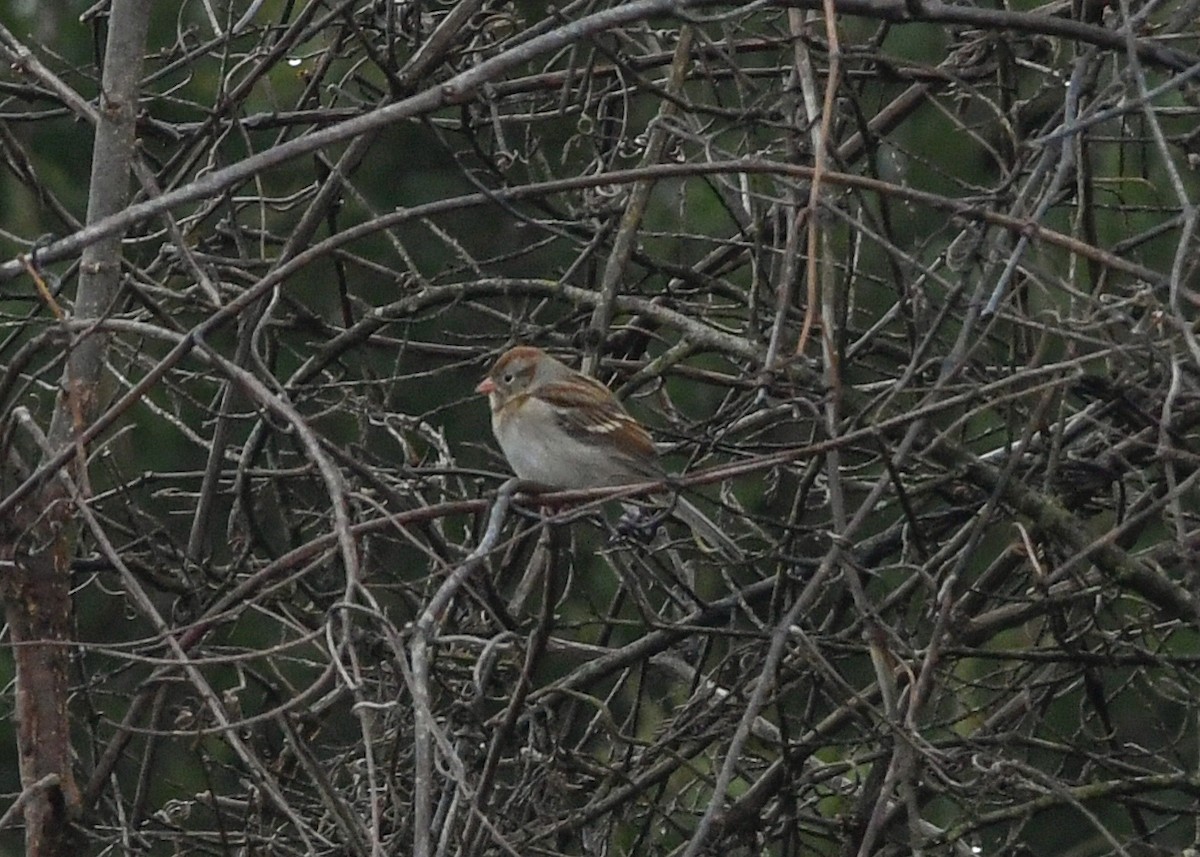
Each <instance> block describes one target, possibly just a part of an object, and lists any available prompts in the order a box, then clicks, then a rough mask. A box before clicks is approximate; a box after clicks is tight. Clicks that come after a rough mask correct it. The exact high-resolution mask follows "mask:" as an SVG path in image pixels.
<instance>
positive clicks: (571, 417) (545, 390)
mask: <svg viewBox="0 0 1200 857" xmlns="http://www.w3.org/2000/svg"><path fill="white" fill-rule="evenodd" d="M579 377H580V378H583V380H585V381H586V382H587V384H586V385H584V384H579V383H572V384H546V385H545V386H544V387H542V388H541V389H539V390H538V391H537V392H536V393H535V395H536V396H537V397H538V398H539V399H542V400H543V401H545V402H547V403H548V404H550V405H553V406H554V408H555V410H556V412H557V413H558V419H559V423H560V424H561V425H562V427H563V428H564V429H566V430H567V431H569V432H570V433H571V434H572V435H574V436H575V437H578V438H580V439H583V440H589V441H593V442H595V443H605V442H607V443H611V442H612V438H613V437H614V436H616V435H620V436H622V444H623V445H624V446H626V447H627V448H629V449H630V450H632V451H633V452H634V454H633V455H631V456H629V458H631V459H634V460H636V461H638V462H639V463H642V464H644V465H645V466H646V468H647V470H648V472H653V471H654V470H655V469H657V464H656V461H657V457H658V451H657V450H656V449H655V448H654V440H653V439H652V438H651V437H650V433H649V432H648V431H646V429H645V428H643V427H642V425H641V423H639V422H638V421H637V420H635V419H634V418H633V417H632V416H630V414H629V412H628V411H626V410H625V408H624V406H623V405H622V404H621V403H620V402H619V401H618V400H617V399H616V398H615V397H614V396H613V394H612V393H610V392H609V390H608V388H607V387H605V386H604V385H603V384H601V383H600V382H599V381H596V380H595V379H592V378H586V377H584V376H582V375H581V376H579Z"/></svg>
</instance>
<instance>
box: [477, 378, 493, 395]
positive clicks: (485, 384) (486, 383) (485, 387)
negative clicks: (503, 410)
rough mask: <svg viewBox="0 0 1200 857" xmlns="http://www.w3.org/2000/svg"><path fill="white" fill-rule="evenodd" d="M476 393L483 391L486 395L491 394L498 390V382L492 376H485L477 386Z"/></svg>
mask: <svg viewBox="0 0 1200 857" xmlns="http://www.w3.org/2000/svg"><path fill="white" fill-rule="evenodd" d="M475 392H476V393H483V395H485V396H490V395H491V394H492V393H494V392H496V382H495V381H493V380H492V379H491V378H484V379H483V380H482V381H480V382H479V386H478V387H476V388H475Z"/></svg>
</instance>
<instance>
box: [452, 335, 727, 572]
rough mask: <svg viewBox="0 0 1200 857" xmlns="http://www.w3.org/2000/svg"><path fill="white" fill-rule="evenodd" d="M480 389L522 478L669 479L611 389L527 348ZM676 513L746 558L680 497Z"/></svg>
mask: <svg viewBox="0 0 1200 857" xmlns="http://www.w3.org/2000/svg"><path fill="white" fill-rule="evenodd" d="M475 392H477V393H480V394H482V395H485V396H487V398H488V404H489V406H490V408H491V413H492V432H493V434H495V436H496V441H497V442H498V443H499V444H500V449H501V451H502V452H503V453H504V457H505V458H506V459H507V460H508V464H509V466H510V467H511V468H512V470H513V473H515V474H516V475H517V477H518V478H519V479H522V480H526V481H529V482H534V483H537V484H538V485H541V486H544V487H546V488H552V489H563V490H571V489H583V488H602V487H612V486H617V485H628V484H631V483H636V482H652V481H656V480H661V479H664V478H666V475H667V473H666V471H665V470H664V469H663V466H662V463H661V462H660V461H659V459H658V450H657V449H656V448H655V446H654V440H653V438H651V436H650V433H649V432H648V431H647V430H646V429H645V427H644V426H642V424H641V423H639V422H638V421H637V420H636V419H635V418H634V417H633V416H632V415H631V414H630V413H629V412H628V411H627V410H625V406H624V405H622V404H621V402H620V401H619V400H618V399H617V397H616V396H614V395H613V394H612V391H611V390H609V389H608V387H606V386H604V384H602V383H600V382H599V381H597V380H596V379H594V378H591V377H588V376H587V375H584V374H582V373H580V372H577V371H575V370H574V369H572V368H571V367H570V366H568V365H566V364H565V363H563V362H562V361H560V360H557V359H556V358H554V357H552V356H551V355H549V354H547V353H546V352H545V351H543V350H542V349H540V348H535V347H533V346H530V345H517V346H515V347H513V348H510V349H509V350H508V351H506V352H504V354H502V355H500V357H499V359H497V360H496V362H495V364H493V366H492V368H491V369H490V370H489V371H488V373H487V375H485V376H484V378H483V380H482V381H480V382H479V385H478V386H477V387H476V388H475ZM671 514H672V515H673V516H674V517H676V518H678V519H679V520H680V521H682V522H683V523H684V524H686V525H687V526H688V527H690V528H691V530H692V532H693V533H694V534H695V535H696V536H698V537H699V538H700V539H701V541H703V542H706V543H708V544H709V545H710V546H711V547H713V548H715V549H717V550H718V551H719V552H720V553H721V554H722V555H723V556H724V558H725V559H727V560H730V561H739V560H741V559H743V557H744V554H743V553H742V550H741V548H739V547H738V545H737V543H736V542H734V541H733V539H731V538H730V537H729V536H728V535H727V534H726V533H725V532H724V531H723V530H722V529H721V528H720V527H718V526H717V525H716V524H715V523H713V522H712V521H711V520H710V519H709V518H708V516H706V515H705V514H704V513H703V512H701V511H700V510H699V509H698V508H696V506H695V505H693V504H692V503H691V502H689V501H688V500H686V499H685V498H683V497H677V498H676V499H675V504H674V506H673V508H672V509H671Z"/></svg>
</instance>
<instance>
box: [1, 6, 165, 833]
mask: <svg viewBox="0 0 1200 857" xmlns="http://www.w3.org/2000/svg"><path fill="white" fill-rule="evenodd" d="M151 6H152V4H151V3H150V2H149V0H116V2H114V3H113V7H112V14H111V17H110V19H109V27H110V29H109V37H108V42H107V46H106V51H105V59H104V69H103V86H102V92H101V97H100V121H99V124H98V125H97V127H96V136H95V142H94V145H93V159H92V173H91V182H90V186H89V197H88V213H87V222H88V223H89V224H94V223H98V222H100V221H103V220H105V219H106V218H110V217H112V216H113V215H115V214H117V213H118V212H119V211H121V210H122V209H124V208H125V206H126V205H127V204H128V202H129V177H130V170H131V166H130V165H131V162H132V159H133V156H134V150H135V139H134V123H135V121H136V118H137V106H138V84H139V81H140V79H141V73H142V56H143V54H144V53H145V43H146V33H147V29H148V26H149V17H150V10H151ZM120 275H121V233H120V232H114V233H112V234H110V235H108V236H106V237H105V238H103V239H102V240H100V241H97V242H96V243H94V244H91V245H89V246H88V247H87V248H86V249H85V250H84V254H83V261H82V266H81V268H80V274H79V287H78V291H77V294H76V299H75V304H74V311H73V317H74V319H75V320H76V321H79V320H84V321H86V320H93V319H99V318H101V317H103V316H104V315H105V314H106V313H107V312H108V311H109V309H110V307H111V306H112V305H113V302H114V300H115V299H116V297H117V293H118V290H119V285H120ZM107 346H108V336H107V334H105V333H103V332H101V331H100V330H98V329H92V328H89V329H87V330H85V331H84V332H83V333H81V334H79V335H77V336H76V337H74V338H73V339H72V341H71V345H70V351H69V354H68V355H67V360H66V366H65V368H64V370H63V377H62V388H61V390H60V393H59V398H58V401H57V403H56V406H55V410H54V414H53V416H52V418H51V424H50V430H49V432H48V437H49V441H50V450H51V453H53V452H57V451H60V450H64V449H70V448H72V447H75V453H76V455H75V456H74V457H73V459H71V460H73V461H74V462H75V464H76V465H77V467H78V469H79V472H78V480H79V484H80V485H82V486H85V490H86V486H87V484H88V480H87V478H86V473H85V472H84V469H85V467H86V459H85V457H84V448H83V444H82V443H80V442H78V440H77V438H78V430H79V429H80V428H81V427H83V426H85V425H86V424H87V423H89V422H91V421H92V419H94V417H95V414H96V412H97V411H98V410H99V406H100V399H101V392H100V390H101V380H102V377H103V367H104V362H105V354H106V350H107ZM11 463H12V461H11V460H10V464H11ZM68 465H69V462H68ZM6 524H7V526H6V528H5V532H4V533H3V543H2V544H0V559H2V560H3V561H4V564H5V566H6V569H5V572H6V573H5V574H4V575H3V576H2V577H0V581H2V583H0V596H2V597H3V600H4V607H5V618H6V619H7V621H8V625H9V632H10V634H11V637H12V642H13V658H14V661H15V669H16V682H17V693H16V711H15V720H16V724H17V745H18V755H19V758H20V773H21V785H22V788H23V789H25V792H24V794H25V796H26V799H25V801H24V806H23V807H22V810H23V813H24V818H25V853H26V854H28V855H30V857H59V855H67V854H70V853H74V851H75V849H74V847H73V844H72V843H71V842H70V839H69V835H68V833H69V829H70V828H69V822H70V821H71V820H72V819H73V818H74V817H75V816H76V815H77V814H78V811H79V806H80V802H79V789H78V786H77V785H76V782H75V776H74V773H73V771H72V768H71V757H72V753H71V743H70V722H69V719H68V710H67V708H68V706H67V702H68V693H69V680H68V666H69V660H68V659H69V654H70V639H71V633H70V631H71V578H70V560H71V557H72V555H73V553H74V550H75V542H76V534H77V532H78V526H77V524H76V523H75V521H74V511H73V504H72V502H71V500H70V499H69V496H68V494H67V492H66V490H65V488H64V486H63V483H62V480H59V479H50V480H48V481H46V482H45V483H44V485H43V486H42V487H41V489H40V490H39V491H38V492H37V493H36V494H35V495H34V497H33V498H32V499H31V502H27V503H23V504H21V505H20V507H19V508H17V509H15V510H14V512H13V515H12V517H11V518H10V519H8V521H7V522H6ZM55 778H57V779H55ZM39 784H46V785H45V787H42V788H35V786H37V785H39Z"/></svg>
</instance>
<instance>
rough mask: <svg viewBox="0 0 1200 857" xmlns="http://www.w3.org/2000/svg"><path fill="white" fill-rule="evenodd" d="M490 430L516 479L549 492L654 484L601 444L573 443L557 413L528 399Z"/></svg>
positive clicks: (541, 403)
mask: <svg viewBox="0 0 1200 857" xmlns="http://www.w3.org/2000/svg"><path fill="white" fill-rule="evenodd" d="M492 428H493V430H494V431H495V433H496V440H497V441H498V442H499V444H500V449H501V450H503V451H504V457H505V458H507V459H508V463H509V466H511V467H512V469H513V473H515V474H516V475H517V476H518V477H520V478H521V479H527V480H529V481H530V482H537V483H539V484H541V485H545V486H546V487H548V488H597V487H601V486H605V485H624V484H626V483H629V482H640V481H642V480H645V479H649V478H652V477H650V476H647V475H643V474H641V473H638V472H637V471H636V470H634V468H633V467H632V466H631V464H630V463H629V461H628V460H626V459H623V458H620V457H618V456H616V455H614V454H613V450H612V449H609V448H606V447H605V446H604V444H603V443H588V442H586V441H581V440H577V439H576V438H574V437H572V436H571V435H570V434H568V433H567V432H566V431H565V430H564V429H563V428H562V426H560V425H559V423H558V418H557V416H556V415H555V414H554V409H553V408H552V407H551V406H550V405H548V404H546V403H545V402H542V401H540V400H538V399H527V400H526V401H525V403H524V405H523V406H522V408H521V412H520V413H519V414H517V415H515V416H512V417H511V418H509V419H506V420H503V421H497V420H495V419H493V421H492Z"/></svg>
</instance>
